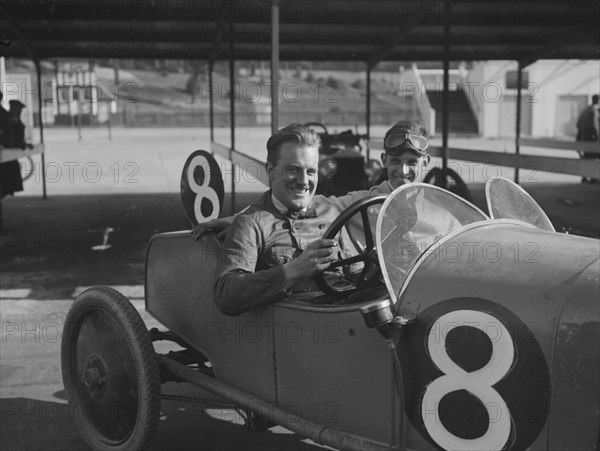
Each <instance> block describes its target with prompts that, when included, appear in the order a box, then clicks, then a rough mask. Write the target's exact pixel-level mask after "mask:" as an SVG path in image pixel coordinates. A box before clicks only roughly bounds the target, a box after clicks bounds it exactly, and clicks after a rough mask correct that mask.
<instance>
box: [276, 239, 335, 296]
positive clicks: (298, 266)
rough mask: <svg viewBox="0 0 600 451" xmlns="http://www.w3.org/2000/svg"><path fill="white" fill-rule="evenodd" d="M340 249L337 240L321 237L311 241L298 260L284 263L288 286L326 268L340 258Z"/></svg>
mask: <svg viewBox="0 0 600 451" xmlns="http://www.w3.org/2000/svg"><path fill="white" fill-rule="evenodd" d="M339 249H340V248H339V245H338V242H337V240H330V239H319V240H316V241H313V242H312V243H310V244H309V245H308V246H306V249H304V251H303V252H302V254H300V256H299V257H298V258H297V259H296V260H294V261H291V262H289V263H286V264H284V265H283V272H284V274H285V282H286V288H290V287H292V286H293V285H294V284H296V283H297V282H298V281H300V280H302V279H304V278H307V277H314V276H316V275H317V274H320V273H321V272H323V271H324V270H326V269H327V268H328V267H329V265H330V264H331V263H332V262H334V261H337V260H338V252H339Z"/></svg>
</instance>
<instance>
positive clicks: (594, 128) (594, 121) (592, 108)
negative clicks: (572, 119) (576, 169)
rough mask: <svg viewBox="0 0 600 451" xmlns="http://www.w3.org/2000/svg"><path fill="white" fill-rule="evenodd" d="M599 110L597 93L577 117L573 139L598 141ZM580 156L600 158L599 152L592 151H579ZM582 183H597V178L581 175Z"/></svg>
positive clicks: (599, 126)
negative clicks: (575, 135) (575, 134)
mask: <svg viewBox="0 0 600 451" xmlns="http://www.w3.org/2000/svg"><path fill="white" fill-rule="evenodd" d="M599 122H600V111H599V110H598V94H594V95H593V96H592V104H591V105H588V106H587V107H586V108H585V109H584V110H583V111H582V112H581V114H580V115H579V119H577V137H576V138H575V141H588V142H590V141H591V142H594V141H598V129H599V128H600V123H599ZM579 155H580V157H581V158H596V159H597V158H600V154H597V153H592V152H579ZM581 181H582V182H583V183H598V181H599V180H598V179H597V178H590V177H583V178H582V179H581Z"/></svg>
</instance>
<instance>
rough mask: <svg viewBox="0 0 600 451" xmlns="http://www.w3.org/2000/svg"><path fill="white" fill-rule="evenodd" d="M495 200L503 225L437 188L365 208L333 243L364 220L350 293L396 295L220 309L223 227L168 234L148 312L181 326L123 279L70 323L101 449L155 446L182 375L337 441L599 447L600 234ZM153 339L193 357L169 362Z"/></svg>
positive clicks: (90, 429) (155, 261) (156, 253)
mask: <svg viewBox="0 0 600 451" xmlns="http://www.w3.org/2000/svg"><path fill="white" fill-rule="evenodd" d="M203 158H204V157H203ZM206 158H208V157H206ZM192 172H193V171H192ZM192 172H190V174H191V173H192ZM215 174H216V173H214V174H212V175H213V176H214V175H215ZM199 185H202V186H204V187H205V188H206V187H207V186H208V185H206V184H204V183H199ZM197 192H198V193H200V192H201V191H197ZM199 195H204V194H199ZM487 201H488V209H489V214H490V217H488V215H486V214H485V213H484V212H483V211H481V210H480V209H478V208H477V207H475V206H474V205H472V204H470V203H469V202H467V201H465V200H464V199H461V198H459V197H458V196H456V195H454V194H452V193H449V192H448V191H444V190H442V189H440V188H438V187H435V186H432V185H427V184H412V185H406V186H403V187H401V188H399V189H397V190H396V191H394V192H393V193H392V194H391V195H390V196H388V197H387V198H384V197H379V198H372V199H366V200H363V201H359V202H358V203H356V204H354V205H353V206H351V207H350V208H349V209H348V210H347V211H346V212H344V213H343V214H342V215H341V216H340V217H339V218H338V219H337V220H336V221H335V222H334V223H333V224H332V225H331V227H330V228H329V230H328V231H327V232H325V236H326V237H334V236H336V234H337V233H339V232H340V230H342V229H343V228H344V226H345V224H346V223H348V221H349V220H350V219H351V218H352V217H353V216H354V215H355V214H358V215H359V217H360V218H362V221H363V225H364V240H363V243H364V245H363V247H362V249H361V252H360V254H358V255H357V256H356V257H352V258H350V260H351V261H349V260H348V259H347V260H346V261H343V262H338V263H337V264H339V265H342V266H344V265H347V264H350V263H357V262H359V263H361V264H362V265H363V270H362V271H360V273H359V275H358V277H356V278H355V279H353V280H349V281H348V286H347V290H350V291H353V290H358V291H359V292H361V289H362V288H363V287H364V286H365V285H366V284H368V283H371V282H373V280H374V279H377V278H378V277H381V279H382V280H383V282H384V283H385V285H386V287H387V291H388V294H389V296H387V297H385V298H382V299H377V300H372V299H371V300H370V301H361V302H358V303H354V304H339V303H338V304H335V305H312V304H309V303H293V302H288V301H282V302H279V303H276V304H273V305H271V306H269V307H267V308H264V309H258V310H254V311H251V312H248V313H245V314H243V315H241V316H238V317H230V316H226V315H224V314H222V313H221V312H219V310H218V309H217V306H216V304H215V302H214V301H213V283H214V271H215V267H216V265H217V262H218V260H219V258H220V253H221V245H220V242H219V241H218V240H217V239H216V238H215V236H214V235H208V236H204V237H203V238H202V239H200V240H199V241H194V240H193V239H192V238H191V236H190V232H189V231H187V230H186V231H179V232H171V233H160V234H157V235H155V236H154V237H152V239H151V241H150V243H149V245H148V250H147V257H146V281H145V288H146V291H145V295H146V310H147V311H148V312H149V313H150V314H152V316H154V317H155V318H156V319H157V320H158V321H159V322H160V323H161V324H162V325H164V327H165V328H166V329H167V330H166V331H158V330H155V329H153V330H152V331H150V332H148V331H147V329H146V327H145V325H144V323H143V321H142V320H141V318H140V316H139V314H138V313H137V311H136V310H135V308H134V307H133V306H132V305H131V303H130V302H129V301H128V300H127V299H126V298H125V297H124V296H123V295H121V294H120V293H118V292H117V291H115V290H114V289H112V288H109V287H95V288H91V289H88V290H87V291H85V292H83V293H82V294H81V295H80V296H79V297H78V298H77V299H76V300H75V302H74V304H73V306H72V307H71V309H70V311H69V313H68V316H67V323H66V325H68V327H65V333H64V334H63V341H62V370H63V378H64V384H65V388H66V391H67V394H68V398H69V402H70V403H71V404H72V406H73V407H74V412H75V419H76V424H77V426H78V428H79V430H80V432H81V434H82V435H83V437H84V438H85V440H86V441H87V443H88V444H89V445H90V446H91V447H92V448H93V449H99V450H134V449H142V448H144V446H145V444H147V443H148V441H149V440H150V439H151V437H152V434H153V433H154V430H155V429H156V427H157V424H158V418H159V414H160V399H161V390H160V385H161V383H163V382H165V381H168V380H180V381H187V382H191V383H193V384H196V385H198V386H199V387H202V388H203V389H205V390H208V391H210V392H212V393H214V394H216V395H218V396H219V397H221V398H223V399H225V400H228V401H229V402H231V403H233V404H234V405H236V406H238V407H239V408H240V409H241V411H243V412H246V418H247V421H248V423H249V424H250V425H254V426H255V429H260V427H261V425H262V426H263V427H266V426H268V425H269V424H272V423H276V424H281V425H283V426H285V427H287V428H289V429H290V430H292V431H294V432H296V433H298V434H301V435H303V436H306V437H309V438H311V439H312V440H313V441H315V442H317V443H321V444H325V445H328V446H331V447H334V448H337V449H348V450H361V451H362V450H417V449H418V450H439V449H444V450H456V449H460V450H508V449H514V450H521V449H531V450H554V449H561V450H566V449H578V450H579V449H597V447H598V443H599V432H600V368H599V365H600V363H599V362H600V357H599V348H600V308H599V299H600V293H599V291H600V284H599V272H600V266H599V248H598V240H595V239H591V238H584V237H579V236H573V235H567V234H562V233H557V232H555V231H554V229H553V227H552V224H551V223H550V221H549V220H548V218H547V217H546V215H545V214H544V212H543V211H542V210H541V209H540V208H539V206H538V205H537V204H536V203H535V201H533V199H531V197H529V196H528V195H527V194H526V193H525V192H524V191H523V190H522V189H521V188H520V187H518V186H517V185H514V184H513V183H512V182H509V181H507V180H504V179H498V180H495V181H493V182H492V183H489V184H488V186H487ZM197 205H198V206H199V205H200V203H197ZM374 218H376V220H375V221H374V222H373V219H374ZM373 229H374V230H375V233H373ZM319 280H321V278H320V279H319ZM323 280H326V279H324V278H323ZM323 280H321V283H322V284H323V285H322V286H323V288H324V289H326V290H331V289H333V287H328V285H327V282H326V281H325V282H323ZM335 289H339V288H338V287H335ZM156 340H172V341H173V342H175V343H177V344H179V345H180V346H181V350H180V351H176V352H171V353H170V354H168V355H159V354H157V353H156V351H155V349H154V346H153V341H156ZM90 406H93V409H92V408H90ZM265 425H266V426H265Z"/></svg>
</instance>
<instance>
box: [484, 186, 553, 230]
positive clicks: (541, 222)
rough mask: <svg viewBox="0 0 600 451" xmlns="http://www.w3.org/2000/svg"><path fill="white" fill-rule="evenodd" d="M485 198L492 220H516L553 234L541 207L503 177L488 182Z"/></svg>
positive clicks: (521, 189)
mask: <svg viewBox="0 0 600 451" xmlns="http://www.w3.org/2000/svg"><path fill="white" fill-rule="evenodd" d="M485 197H486V201H487V207H488V211H489V213H490V217H491V218H492V219H516V220H518V221H523V222H526V223H528V224H531V225H533V226H534V227H537V228H538V229H540V230H546V231H549V232H555V230H554V226H553V225H552V223H551V222H550V219H548V216H546V213H544V210H542V207H540V206H539V204H538V203H537V202H536V201H535V200H534V199H533V197H531V196H530V195H529V194H528V193H527V192H526V191H525V190H524V189H523V188H521V187H520V186H519V185H517V184H516V183H514V182H512V181H510V180H508V179H505V178H504V177H497V178H494V179H491V180H488V181H487V183H486V184H485Z"/></svg>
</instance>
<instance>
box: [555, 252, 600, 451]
mask: <svg viewBox="0 0 600 451" xmlns="http://www.w3.org/2000/svg"><path fill="white" fill-rule="evenodd" d="M599 277H600V262H599V261H598V260H596V261H594V262H593V263H592V264H591V265H589V266H588V267H587V268H586V269H584V270H583V271H582V272H581V273H580V275H579V277H578V278H577V283H574V284H573V289H572V290H571V291H570V292H569V294H568V296H567V298H566V300H565V303H564V307H563V310H562V312H561V316H560V322H559V326H558V331H557V335H556V345H555V350H554V365H553V370H552V374H553V379H554V387H555V390H554V391H553V393H552V401H551V402H552V405H555V406H560V408H559V409H556V411H555V412H553V415H552V418H551V423H550V428H549V432H550V436H549V443H551V445H552V448H553V449H562V450H576V449H580V445H579V444H578V443H574V442H573V437H578V438H579V439H580V440H581V443H594V440H600V436H599V435H598V427H597V425H598V424H600V409H599V407H598V396H599V394H600V368H599V367H600V357H599V356H598V343H600V321H599V318H600V301H599V300H600V285H599V283H598V278H599ZM594 396H595V398H596V399H595V400H594ZM590 401H591V402H590ZM594 401H596V402H594ZM574 413H575V414H574ZM581 418H588V419H589V421H581ZM595 425H596V426H595ZM597 443H598V442H597Z"/></svg>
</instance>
